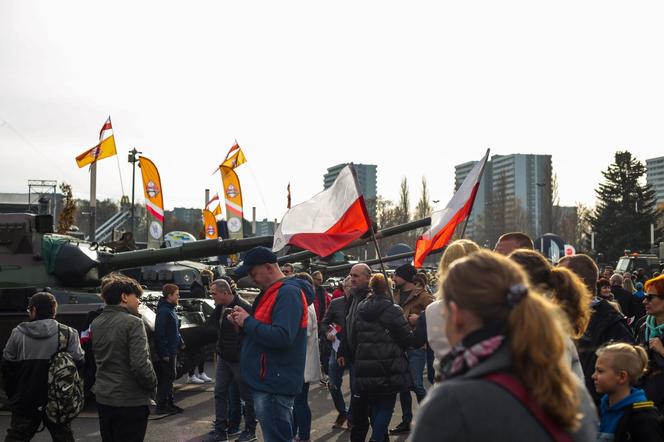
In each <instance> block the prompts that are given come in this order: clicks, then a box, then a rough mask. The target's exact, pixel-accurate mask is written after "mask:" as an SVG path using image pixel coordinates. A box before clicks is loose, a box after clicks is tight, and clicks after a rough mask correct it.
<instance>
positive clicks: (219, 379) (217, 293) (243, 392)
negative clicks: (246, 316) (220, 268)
mask: <svg viewBox="0 0 664 442" xmlns="http://www.w3.org/2000/svg"><path fill="white" fill-rule="evenodd" d="M210 295H211V296H212V299H214V303H215V305H216V307H215V309H214V312H213V313H212V315H210V318H209V319H208V325H211V326H214V327H215V328H216V329H217V334H218V340H217V369H216V376H215V378H216V379H215V381H216V383H215V386H214V409H215V421H214V430H212V432H210V434H209V435H208V438H207V439H206V440H207V441H210V442H217V441H226V440H228V390H229V387H230V385H231V383H232V382H233V381H235V382H237V384H238V387H239V390H240V397H241V398H242V400H243V401H244V421H245V429H244V431H243V432H242V434H240V437H239V438H238V439H237V441H240V442H248V441H253V440H256V416H255V413H254V402H253V398H252V396H251V390H250V388H249V387H248V386H247V384H245V383H244V381H243V380H242V375H241V373H240V347H241V344H242V335H241V334H240V332H239V330H238V329H237V327H236V326H235V325H233V323H232V322H231V321H229V320H228V318H227V316H228V312H229V311H230V309H232V308H233V307H235V306H236V305H237V306H239V307H241V308H243V309H244V310H246V311H247V312H249V313H250V312H251V311H252V308H251V304H250V303H249V302H247V301H246V300H244V299H243V298H242V297H240V296H239V295H237V294H234V293H233V290H232V289H231V287H230V285H229V284H228V282H227V281H225V280H223V279H217V280H216V281H214V282H212V284H210ZM226 309H229V310H226Z"/></svg>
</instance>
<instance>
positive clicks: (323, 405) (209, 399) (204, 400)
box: [0, 363, 426, 442]
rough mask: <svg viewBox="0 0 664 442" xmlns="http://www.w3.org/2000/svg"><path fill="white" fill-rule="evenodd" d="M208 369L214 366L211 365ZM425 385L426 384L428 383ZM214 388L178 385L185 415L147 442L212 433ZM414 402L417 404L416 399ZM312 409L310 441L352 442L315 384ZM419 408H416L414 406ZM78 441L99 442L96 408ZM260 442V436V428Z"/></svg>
mask: <svg viewBox="0 0 664 442" xmlns="http://www.w3.org/2000/svg"><path fill="white" fill-rule="evenodd" d="M208 365H209V366H211V365H212V363H208ZM207 373H208V374H210V373H214V370H211V369H208V371H207ZM425 382H426V381H425ZM213 388H214V387H213V385H212V384H203V385H182V384H176V392H175V400H176V402H177V403H178V404H179V405H180V406H182V407H183V408H185V412H184V413H183V414H178V415H173V416H167V417H165V418H161V419H156V418H155V417H154V416H151V418H152V419H151V420H150V421H149V423H148V430H147V434H146V437H145V440H146V441H159V442H166V441H177V442H185V441H192V442H193V441H200V440H201V439H202V438H203V436H205V434H207V432H208V431H209V430H210V424H211V422H212V420H213V416H214V397H213ZM344 391H345V397H346V400H347V401H348V398H349V393H348V376H345V377H344ZM413 402H414V403H415V404H416V403H417V402H416V401H415V398H414V396H413ZM309 405H310V406H311V412H312V416H313V421H312V428H311V440H312V441H323V442H341V441H348V440H350V433H348V432H347V431H343V430H333V429H332V423H333V422H334V420H335V419H336V417H337V413H336V410H335V409H334V406H333V405H332V399H331V398H330V395H329V393H328V391H327V388H325V387H323V386H322V385H320V384H316V385H315V386H313V385H312V387H311V388H310V390H309ZM414 406H416V405H414ZM9 420H10V416H9V413H8V412H2V411H0V438H4V436H5V432H6V429H7V427H8V426H9ZM400 421H401V407H400V405H399V399H398V398H397V404H396V406H395V410H394V415H393V416H392V423H391V425H390V427H392V426H394V425H396V424H398V423H399V422H400ZM73 428H74V434H75V436H76V440H80V441H99V440H101V439H100V435H99V421H98V419H97V414H96V410H95V407H94V405H89V406H86V408H85V410H84V411H83V413H82V414H81V415H80V416H79V417H78V418H77V419H76V420H75V421H74V423H73ZM258 428H259V430H258V431H259V434H258V440H262V439H261V436H260V425H259V426H258ZM33 440H34V441H38V442H41V441H50V440H51V438H50V436H49V435H48V431H46V430H45V431H44V433H41V434H38V435H37V436H36V437H35V438H34V439H33ZM391 440H392V441H405V440H406V436H400V437H392V438H391Z"/></svg>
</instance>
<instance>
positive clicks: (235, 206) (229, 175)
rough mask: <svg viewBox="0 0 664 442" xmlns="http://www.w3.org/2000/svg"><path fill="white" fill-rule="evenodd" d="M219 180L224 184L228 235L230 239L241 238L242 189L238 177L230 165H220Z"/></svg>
mask: <svg viewBox="0 0 664 442" xmlns="http://www.w3.org/2000/svg"><path fill="white" fill-rule="evenodd" d="M219 171H220V172H221V181H222V184H223V186H224V200H225V203H226V224H227V225H228V236H229V237H230V238H231V239H236V238H242V237H243V232H242V220H243V215H242V189H241V188H240V179H239V178H238V177H237V174H236V173H235V171H234V170H233V169H231V168H230V167H224V166H220V167H219Z"/></svg>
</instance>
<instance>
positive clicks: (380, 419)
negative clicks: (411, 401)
mask: <svg viewBox="0 0 664 442" xmlns="http://www.w3.org/2000/svg"><path fill="white" fill-rule="evenodd" d="M396 401H397V395H396V394H388V395H372V396H369V408H370V410H371V411H370V413H371V440H377V441H384V440H385V438H386V437H387V427H388V426H389V425H390V420H392V413H393V412H394V404H395V403H396Z"/></svg>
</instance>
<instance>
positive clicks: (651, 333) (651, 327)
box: [646, 315, 664, 343]
mask: <svg viewBox="0 0 664 442" xmlns="http://www.w3.org/2000/svg"><path fill="white" fill-rule="evenodd" d="M660 336H664V324H660V325H656V324H655V317H654V316H652V315H648V316H647V317H646V343H648V341H650V340H651V339H652V338H659V337H660Z"/></svg>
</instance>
